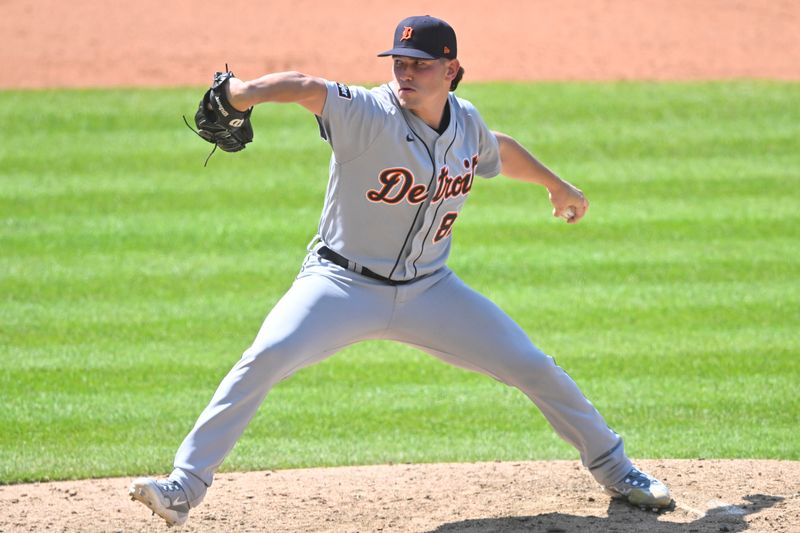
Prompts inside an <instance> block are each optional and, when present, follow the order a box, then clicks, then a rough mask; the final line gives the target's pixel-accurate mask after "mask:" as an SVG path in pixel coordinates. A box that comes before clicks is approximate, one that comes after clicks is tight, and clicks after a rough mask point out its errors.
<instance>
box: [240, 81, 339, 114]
mask: <svg viewBox="0 0 800 533" xmlns="http://www.w3.org/2000/svg"><path fill="white" fill-rule="evenodd" d="M228 89H229V91H230V94H229V95H228V98H229V100H230V102H231V104H232V105H233V106H234V107H235V108H236V109H239V110H241V111H244V110H245V109H247V108H249V107H252V106H255V105H257V104H261V103H264V102H276V103H292V102H294V103H298V104H300V105H302V106H303V107H305V108H307V109H309V110H310V111H312V112H313V113H315V114H321V113H322V108H323V106H324V105H325V97H326V95H327V88H326V87H325V80H324V79H322V78H317V77H314V76H308V75H306V74H302V73H300V72H294V71H292V72H276V73H273V74H266V75H264V76H261V77H260V78H257V79H254V80H250V81H242V80H239V79H237V78H233V79H231V80H230V84H229V85H228Z"/></svg>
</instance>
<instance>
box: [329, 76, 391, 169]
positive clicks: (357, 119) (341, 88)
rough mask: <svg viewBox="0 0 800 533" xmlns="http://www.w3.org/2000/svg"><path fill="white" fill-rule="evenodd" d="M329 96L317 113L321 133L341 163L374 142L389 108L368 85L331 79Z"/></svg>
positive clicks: (353, 157) (355, 155) (352, 157)
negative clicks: (363, 85) (344, 82)
mask: <svg viewBox="0 0 800 533" xmlns="http://www.w3.org/2000/svg"><path fill="white" fill-rule="evenodd" d="M326 86H327V89H328V95H327V98H326V99H325V106H324V108H323V109H322V115H321V116H317V122H319V133H320V136H321V137H322V138H323V139H324V140H326V141H328V143H329V144H330V145H331V148H333V153H334V155H335V156H336V159H337V160H338V161H340V162H344V161H349V160H352V159H355V158H356V157H358V156H359V155H361V154H362V153H364V151H366V149H367V148H368V147H369V146H370V144H372V141H374V140H375V138H376V137H377V136H378V135H379V134H380V132H381V130H383V128H384V126H385V125H386V121H387V119H386V113H387V112H386V110H385V108H384V107H383V106H382V105H381V102H380V101H379V100H378V99H377V98H376V97H375V95H374V94H373V93H372V92H371V91H369V90H368V89H365V88H364V87H355V86H354V87H350V86H348V85H345V84H343V83H338V82H334V81H327V82H326Z"/></svg>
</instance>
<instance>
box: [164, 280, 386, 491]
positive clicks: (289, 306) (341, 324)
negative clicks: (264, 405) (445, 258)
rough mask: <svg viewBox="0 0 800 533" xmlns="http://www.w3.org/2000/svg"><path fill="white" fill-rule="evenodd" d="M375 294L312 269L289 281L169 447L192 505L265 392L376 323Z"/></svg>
mask: <svg viewBox="0 0 800 533" xmlns="http://www.w3.org/2000/svg"><path fill="white" fill-rule="evenodd" d="M383 300H384V301H382V296H381V295H380V294H377V293H376V292H375V290H374V289H367V288H364V287H359V286H347V285H342V284H340V283H336V282H334V281H331V280H330V279H328V278H326V277H324V276H320V275H312V276H305V277H302V278H299V279H298V280H296V281H295V283H294V285H293V286H292V288H291V289H290V290H289V291H288V292H287V293H286V294H285V295H284V296H283V298H281V300H280V301H279V302H278V303H277V304H276V305H275V307H274V308H273V309H272V311H271V312H270V313H269V315H268V316H267V318H266V319H265V321H264V324H263V325H262V327H261V330H260V331H259V333H258V336H257V337H256V339H255V341H254V343H253V345H252V346H251V347H250V348H249V349H248V350H247V351H245V352H244V355H243V356H242V358H241V359H240V360H239V361H238V362H237V363H236V364H235V365H234V367H233V368H232V369H231V370H230V372H229V373H228V374H227V375H226V376H225V378H224V379H223V380H222V382H221V383H220V385H219V387H218V388H217V391H216V393H215V394H214V396H213V398H212V399H211V402H210V403H209V404H208V406H207V407H206V408H205V410H204V411H203V412H202V414H201V415H200V417H199V418H198V420H197V423H196V424H195V426H194V428H193V429H192V430H191V432H190V433H189V434H188V435H187V437H186V438H185V439H184V441H183V443H182V444H181V446H180V448H179V450H178V452H177V455H176V457H175V470H174V471H173V473H172V475H171V476H170V478H171V479H174V480H175V481H178V482H179V483H180V484H181V486H182V487H183V488H184V490H185V491H186V492H187V497H188V498H189V501H190V504H191V505H192V506H195V505H197V504H199V503H200V501H202V499H203V497H204V495H205V492H206V489H207V487H208V486H210V485H211V483H212V480H213V476H214V472H215V471H216V470H217V468H218V467H219V465H220V464H221V463H222V461H223V459H224V458H225V456H226V455H227V454H228V453H229V452H230V451H231V449H232V448H233V446H234V444H235V443H236V441H237V440H238V439H239V437H240V436H241V434H242V432H243V431H244V429H245V427H246V426H247V424H248V423H249V422H250V420H251V419H252V417H253V416H254V415H255V413H256V411H257V409H258V407H259V406H260V405H261V402H262V401H263V400H264V397H265V396H266V394H267V392H269V390H270V389H271V388H272V387H273V386H274V385H275V384H277V383H278V382H279V381H281V380H283V379H285V378H287V377H288V376H290V375H291V374H292V373H294V372H295V371H297V370H298V369H300V368H302V367H304V366H308V365H310V364H313V363H316V362H319V361H321V360H322V359H324V358H325V357H327V356H330V355H332V354H334V353H335V352H336V351H338V350H339V349H341V348H343V347H344V346H346V345H348V344H351V343H353V342H356V341H358V340H361V339H363V338H366V337H367V336H369V335H370V334H372V333H374V332H375V331H379V330H382V329H384V328H385V327H386V324H387V322H388V317H389V316H390V313H391V308H390V305H388V304H387V303H385V300H386V299H385V298H383ZM389 302H391V300H390V299H389Z"/></svg>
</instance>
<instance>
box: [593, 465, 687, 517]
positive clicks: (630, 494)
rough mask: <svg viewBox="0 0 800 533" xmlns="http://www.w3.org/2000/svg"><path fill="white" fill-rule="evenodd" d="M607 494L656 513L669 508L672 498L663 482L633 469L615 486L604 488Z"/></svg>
mask: <svg viewBox="0 0 800 533" xmlns="http://www.w3.org/2000/svg"><path fill="white" fill-rule="evenodd" d="M604 488H605V490H606V493H608V494H609V495H611V496H613V497H615V498H621V499H625V500H627V501H628V503H630V504H631V505H636V506H638V507H641V508H642V509H647V508H650V509H652V510H654V511H658V510H660V509H664V508H665V507H669V505H670V503H672V497H671V496H670V495H669V489H668V488H667V486H666V485H664V484H663V483H662V482H660V481H659V480H657V479H656V478H654V477H653V476H651V475H649V474H645V473H644V472H641V471H639V470H637V469H636V468H631V470H630V472H628V473H627V474H626V475H625V477H624V478H623V479H622V480H621V481H620V482H619V483H616V484H614V485H610V486H607V487H604Z"/></svg>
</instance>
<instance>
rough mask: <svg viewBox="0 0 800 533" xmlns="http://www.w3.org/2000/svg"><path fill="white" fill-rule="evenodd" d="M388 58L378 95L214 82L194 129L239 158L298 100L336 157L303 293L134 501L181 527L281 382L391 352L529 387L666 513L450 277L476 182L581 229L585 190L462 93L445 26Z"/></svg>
mask: <svg viewBox="0 0 800 533" xmlns="http://www.w3.org/2000/svg"><path fill="white" fill-rule="evenodd" d="M378 55H379V56H391V58H392V59H391V61H392V74H393V77H392V81H391V82H389V83H387V84H385V85H381V86H379V87H375V88H373V89H365V88H362V87H350V86H347V85H344V84H342V83H337V82H333V81H327V80H324V79H321V78H317V77H313V76H308V75H305V74H301V73H298V72H282V73H274V74H267V75H265V76H263V77H261V78H258V79H255V80H252V81H248V82H244V81H241V80H239V79H237V78H235V77H233V74H232V73H230V72H226V73H217V76H216V77H215V81H214V84H213V85H212V87H211V89H209V91H208V92H207V93H206V95H205V97H204V99H203V102H201V105H200V109H199V110H198V115H197V116H196V117H195V122H196V123H197V125H198V128H199V129H200V132H199V133H200V135H201V136H203V137H204V138H205V139H206V140H209V141H210V142H212V143H214V144H215V146H220V147H221V148H222V149H223V150H228V151H236V150H239V149H242V148H244V145H245V144H246V143H247V142H249V141H250V140H252V129H251V128H250V125H249V117H250V110H251V109H252V106H254V105H256V104H259V103H263V102H280V103H285V102H295V103H298V104H300V105H301V106H303V107H304V108H306V109H307V110H308V111H310V112H311V113H313V114H314V115H315V116H316V118H317V121H318V122H319V128H320V134H321V136H322V138H323V139H324V140H325V141H327V142H328V143H329V144H330V146H331V148H332V151H333V154H332V156H331V162H330V169H329V182H328V188H327V193H326V195H325V201H324V206H323V209H322V215H321V218H320V223H319V228H318V233H317V235H316V236H315V238H314V239H313V240H312V241H311V243H310V244H309V246H308V255H307V256H306V258H305V261H304V262H303V265H302V267H301V268H300V272H299V274H298V275H297V277H296V279H295V281H294V283H293V285H292V286H291V288H290V289H289V291H288V292H287V293H286V294H285V295H284V296H283V297H282V298H281V299H280V301H279V302H278V303H277V304H276V305H275V307H274V308H273V309H272V311H271V312H270V313H269V314H268V316H267V317H266V319H265V321H264V323H263V326H262V327H261V329H260V331H259V332H258V335H257V336H256V338H255V341H254V342H253V344H252V346H250V348H249V349H247V350H246V351H245V352H244V354H243V356H242V358H241V359H240V360H239V361H238V362H237V363H236V364H235V365H234V366H233V368H232V369H231V371H230V372H229V373H228V375H227V376H225V378H224V379H223V380H222V382H221V383H220V385H219V388H218V389H217V391H216V393H215V394H214V396H213V398H212V399H211V402H210V403H209V404H208V406H207V407H206V409H205V410H204V411H203V412H202V413H201V414H200V417H199V419H198V420H197V423H196V424H195V426H194V428H193V429H192V430H191V432H190V433H189V435H188V436H187V437H186V438H185V440H184V441H183V443H182V444H181V446H180V448H179V449H178V452H177V455H176V457H175V462H174V470H173V472H172V474H171V475H170V476H169V477H168V478H167V479H165V480H155V479H151V478H139V479H137V480H135V481H134V482H133V484H132V485H131V487H130V495H131V497H132V498H133V499H135V500H138V501H141V502H142V503H143V504H144V505H146V506H147V507H149V508H150V509H151V510H152V511H153V512H155V513H156V514H158V515H159V516H161V517H162V518H164V519H165V520H166V521H167V523H168V524H170V525H180V524H183V523H184V522H185V521H186V519H187V517H188V513H189V510H190V509H192V508H194V507H196V506H197V505H199V504H200V502H201V501H202V500H203V498H204V497H205V495H206V491H207V489H208V488H209V487H210V486H211V483H212V481H213V478H214V473H215V472H216V470H217V468H218V467H219V466H220V464H221V463H222V461H223V459H224V458H225V456H226V455H227V454H228V453H229V452H230V451H231V449H232V448H233V446H234V444H235V443H236V441H237V440H238V438H239V437H240V435H241V434H242V432H243V431H244V429H245V427H246V426H247V424H248V423H249V421H250V419H251V418H252V417H253V415H254V414H255V412H256V410H257V409H258V407H259V405H260V404H261V403H262V401H263V400H264V397H265V396H266V395H267V393H268V392H269V390H270V389H271V388H272V387H273V386H274V385H275V384H277V383H278V382H279V381H281V380H284V379H286V378H288V377H289V376H291V375H292V374H293V373H295V372H297V371H298V370H299V369H301V368H304V367H307V366H309V365H312V364H315V363H318V362H320V361H322V360H323V359H325V358H327V357H329V356H331V355H333V354H335V353H336V352H337V351H339V350H341V349H342V348H344V347H346V346H348V345H351V344H353V343H356V342H359V341H362V340H365V339H391V340H395V341H399V342H402V343H405V344H408V345H411V346H415V347H417V348H419V349H420V350H423V351H425V352H427V353H429V354H431V355H432V356H434V357H438V358H440V359H442V360H444V361H446V362H448V363H450V364H453V365H456V366H458V367H462V368H466V369H469V370H473V371H477V372H481V373H483V374H486V375H488V376H491V377H493V378H495V379H497V380H500V381H502V382H504V383H506V384H508V385H510V386H512V387H516V388H518V389H520V390H521V391H522V392H523V393H524V394H525V395H527V396H528V398H530V399H531V401H533V402H534V403H535V404H536V405H537V406H538V407H539V409H540V410H541V411H542V413H543V414H544V416H545V417H546V418H547V420H548V421H549V422H550V424H551V425H552V426H553V428H554V429H555V431H556V432H557V433H558V434H559V435H560V436H561V437H562V438H563V439H565V440H566V441H567V442H569V443H570V444H572V445H573V446H574V447H575V448H576V449H577V450H578V452H579V453H580V457H581V461H582V463H583V465H584V466H585V467H587V468H588V469H589V471H590V472H591V474H592V475H593V476H594V477H595V479H596V480H597V481H598V482H599V483H600V485H602V486H603V487H605V488H606V490H607V491H608V492H610V493H611V494H612V495H613V496H616V497H619V498H623V499H626V500H627V501H629V502H630V503H632V504H635V505H638V506H641V507H648V508H654V509H659V508H663V507H666V506H668V505H669V504H670V503H671V498H670V494H669V490H668V489H667V487H666V486H665V485H664V484H663V483H661V482H660V481H658V480H657V479H655V478H654V477H652V476H650V475H648V474H645V473H643V472H641V471H639V470H637V469H636V468H634V466H633V465H632V464H631V461H630V460H629V459H628V457H627V456H626V454H625V452H624V449H623V442H622V439H621V438H620V436H619V435H618V434H617V433H615V432H614V431H612V430H611V429H610V428H609V427H608V426H607V425H606V423H605V421H604V420H603V418H602V416H601V415H600V413H598V411H597V410H596V409H595V408H594V407H593V406H592V404H591V403H590V402H589V401H588V400H587V399H586V398H585V397H584V396H583V394H582V393H581V391H580V390H579V389H578V387H577V386H576V384H575V383H574V382H573V380H572V379H571V378H570V377H569V376H568V375H567V374H566V373H565V372H564V371H563V370H562V369H561V368H560V367H559V366H557V365H556V364H555V362H554V361H553V359H552V358H551V357H549V356H547V355H545V354H544V353H542V352H541V351H540V350H539V349H538V348H537V347H536V346H534V345H533V344H532V343H531V341H530V339H529V338H528V336H527V335H526V334H525V332H524V331H523V330H522V329H521V328H520V327H519V326H518V325H517V324H516V323H515V322H514V321H513V320H512V319H511V318H510V317H509V316H508V315H506V314H505V313H504V312H503V311H502V310H500V309H499V308H498V307H497V306H496V305H495V304H493V303H492V302H491V301H490V300H488V299H487V298H485V297H483V296H482V295H480V294H478V293H477V292H475V291H474V290H472V289H471V288H469V287H468V286H467V285H466V284H465V283H464V282H463V281H462V280H461V279H459V277H458V276H457V275H456V274H455V273H454V272H453V271H452V270H450V269H449V268H448V267H447V265H446V260H447V257H448V254H449V252H450V245H451V239H452V232H453V228H454V226H455V225H456V224H457V222H458V218H459V216H460V213H461V209H462V207H463V206H464V202H465V201H466V200H467V197H468V196H469V193H470V191H471V190H472V188H473V186H475V185H476V184H477V178H478V177H482V178H491V177H493V176H496V175H498V174H501V173H502V174H503V175H505V176H507V177H509V178H513V179H519V180H523V181H526V182H530V183H535V184H539V185H542V186H544V187H545V188H546V189H547V191H548V192H549V196H550V201H551V203H552V204H553V214H554V215H555V216H560V217H563V218H565V219H566V221H567V222H568V223H570V224H575V223H577V222H578V221H580V220H581V218H582V217H583V216H584V214H585V213H586V210H587V209H588V206H589V203H588V201H587V200H586V198H585V197H584V195H583V193H582V192H581V191H580V190H579V189H577V188H576V187H574V186H573V185H571V184H570V183H568V182H566V181H564V180H562V179H561V178H559V177H558V176H556V175H555V174H553V173H552V172H551V171H550V170H548V169H547V168H546V167H545V166H543V165H542V164H541V163H540V162H539V161H537V160H536V158H535V157H533V156H532V155H531V154H530V153H529V152H528V151H527V150H526V149H525V148H523V147H522V146H521V145H520V144H518V143H517V142H516V141H515V140H514V139H512V138H511V137H509V136H508V135H504V134H502V133H499V132H492V131H490V130H489V128H488V127H487V126H486V124H485V123H484V122H483V120H482V119H481V116H480V114H479V113H478V110H477V109H476V108H475V107H474V106H473V105H472V104H471V103H470V102H468V101H466V100H464V99H462V98H458V97H457V96H455V94H454V92H453V91H455V89H456V87H457V86H458V83H459V81H460V80H461V77H462V76H463V73H464V69H463V68H462V67H461V65H460V63H459V60H458V59H457V57H458V56H457V46H456V35H455V32H454V31H453V29H452V28H451V27H450V26H449V25H448V24H447V23H446V22H444V21H442V20H439V19H436V18H433V17H429V16H417V17H409V18H407V19H405V20H403V21H401V22H400V23H399V25H398V26H397V29H396V30H395V34H394V45H393V47H392V48H391V49H390V50H387V51H385V52H383V53H381V54H378Z"/></svg>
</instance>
